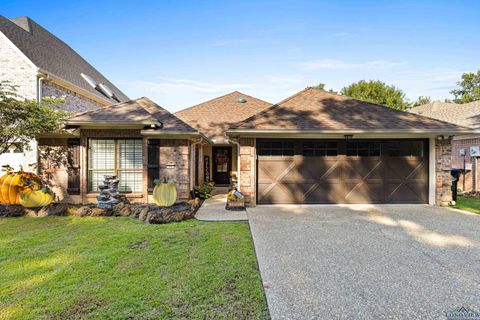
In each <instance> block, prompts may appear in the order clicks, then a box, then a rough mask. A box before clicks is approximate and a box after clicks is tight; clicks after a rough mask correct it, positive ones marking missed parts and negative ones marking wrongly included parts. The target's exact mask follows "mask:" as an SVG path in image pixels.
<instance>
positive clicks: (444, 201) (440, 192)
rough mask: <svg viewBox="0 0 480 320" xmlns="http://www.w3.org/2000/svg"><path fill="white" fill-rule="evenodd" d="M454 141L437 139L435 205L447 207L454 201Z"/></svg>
mask: <svg viewBox="0 0 480 320" xmlns="http://www.w3.org/2000/svg"><path fill="white" fill-rule="evenodd" d="M451 168H452V139H451V138H448V139H443V140H438V139H435V204H436V205H440V206H447V205H448V204H449V202H450V201H452V189H451V186H452V177H451V175H450V170H451Z"/></svg>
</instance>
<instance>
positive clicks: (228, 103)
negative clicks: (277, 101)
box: [175, 91, 272, 143]
mask: <svg viewBox="0 0 480 320" xmlns="http://www.w3.org/2000/svg"><path fill="white" fill-rule="evenodd" d="M240 101H241V102H240ZM271 105H272V104H271V103H268V102H265V101H263V100H260V99H257V98H254V97H251V96H249V95H246V94H244V93H241V92H238V91H234V92H231V93H229V94H226V95H224V96H221V97H218V98H215V99H212V100H209V101H206V102H203V103H200V104H197V105H195V106H193V107H190V108H187V109H184V110H181V111H178V112H176V113H175V115H176V116H177V117H179V118H180V119H182V120H183V121H185V122H186V123H188V124H190V125H191V126H192V127H194V128H196V129H197V130H199V131H200V132H202V133H203V134H205V135H206V136H208V137H210V138H212V139H213V140H214V141H215V142H216V143H222V142H226V135H225V131H226V130H227V129H228V128H229V127H230V126H231V125H232V124H235V123H238V122H240V121H242V120H245V119H246V118H248V117H250V116H252V115H254V114H256V113H258V112H260V111H262V110H264V109H265V108H268V107H270V106H271Z"/></svg>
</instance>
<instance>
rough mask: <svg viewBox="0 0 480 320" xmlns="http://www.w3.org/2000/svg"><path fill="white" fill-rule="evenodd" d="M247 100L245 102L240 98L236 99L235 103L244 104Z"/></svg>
mask: <svg viewBox="0 0 480 320" xmlns="http://www.w3.org/2000/svg"><path fill="white" fill-rule="evenodd" d="M246 102H247V100H245V98H242V97H239V98H237V103H246Z"/></svg>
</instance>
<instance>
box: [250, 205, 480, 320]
mask: <svg viewBox="0 0 480 320" xmlns="http://www.w3.org/2000/svg"><path fill="white" fill-rule="evenodd" d="M248 218H249V221H250V227H251V230H252V234H253V239H254V243H255V249H256V252H257V256H258V261H259V265H260V271H261V274H262V279H263V281H264V287H265V292H266V295H267V302H268V305H269V309H270V312H271V316H272V318H273V319H446V312H449V311H452V310H453V309H454V308H455V307H459V306H465V307H471V308H474V309H475V310H477V311H480V215H474V214H469V213H464V212H461V211H455V210H451V209H445V208H438V207H432V206H427V205H377V206H362V205H359V206H343V207H342V206H294V205H292V206H258V207H256V208H250V209H249V210H248ZM479 319H480V318H479Z"/></svg>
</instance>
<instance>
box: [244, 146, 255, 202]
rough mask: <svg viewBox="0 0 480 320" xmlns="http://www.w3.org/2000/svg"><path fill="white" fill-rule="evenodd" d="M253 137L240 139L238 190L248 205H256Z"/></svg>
mask: <svg viewBox="0 0 480 320" xmlns="http://www.w3.org/2000/svg"><path fill="white" fill-rule="evenodd" d="M255 155H256V151H255V139H247V138H242V139H240V191H241V192H242V193H243V194H244V195H245V202H246V204H247V205H249V206H255V205H256V190H255V187H256V183H255Z"/></svg>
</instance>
